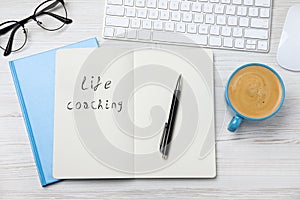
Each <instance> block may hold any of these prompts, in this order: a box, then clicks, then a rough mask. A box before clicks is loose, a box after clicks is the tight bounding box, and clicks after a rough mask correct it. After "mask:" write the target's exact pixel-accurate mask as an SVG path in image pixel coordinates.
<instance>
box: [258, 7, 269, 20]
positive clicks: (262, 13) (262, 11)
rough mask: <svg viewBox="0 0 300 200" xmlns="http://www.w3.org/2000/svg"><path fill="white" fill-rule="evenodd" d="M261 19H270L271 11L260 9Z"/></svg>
mask: <svg viewBox="0 0 300 200" xmlns="http://www.w3.org/2000/svg"><path fill="white" fill-rule="evenodd" d="M260 17H262V18H268V17H270V9H269V8H261V9H260Z"/></svg>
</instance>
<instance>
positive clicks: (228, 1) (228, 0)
mask: <svg viewBox="0 0 300 200" xmlns="http://www.w3.org/2000/svg"><path fill="white" fill-rule="evenodd" d="M221 2H222V3H226V4H230V0H221Z"/></svg>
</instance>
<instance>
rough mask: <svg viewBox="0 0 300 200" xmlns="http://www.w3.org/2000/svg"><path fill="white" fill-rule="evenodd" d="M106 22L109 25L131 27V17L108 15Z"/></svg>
mask: <svg viewBox="0 0 300 200" xmlns="http://www.w3.org/2000/svg"><path fill="white" fill-rule="evenodd" d="M105 24H106V25H107V26H116V27H124V28H127V27H129V19H127V18H122V17H106V18H105Z"/></svg>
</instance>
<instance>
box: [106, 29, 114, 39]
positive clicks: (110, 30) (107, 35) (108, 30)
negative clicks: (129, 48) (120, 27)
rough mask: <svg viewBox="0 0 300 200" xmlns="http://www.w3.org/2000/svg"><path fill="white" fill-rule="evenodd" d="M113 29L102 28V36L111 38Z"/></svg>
mask: <svg viewBox="0 0 300 200" xmlns="http://www.w3.org/2000/svg"><path fill="white" fill-rule="evenodd" d="M114 32H115V29H114V28H107V27H106V28H104V36H106V37H113V36H114Z"/></svg>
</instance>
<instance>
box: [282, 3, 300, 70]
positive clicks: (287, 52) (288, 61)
mask: <svg viewBox="0 0 300 200" xmlns="http://www.w3.org/2000/svg"><path fill="white" fill-rule="evenodd" d="M277 62H278V64H279V65H280V66H281V67H283V68H285V69H288V70H292V71H300V4H299V5H295V6H293V7H291V8H290V9H289V11H288V14H287V17H286V20H285V25H284V28H283V31H282V35H281V39H280V43H279V47H278V52H277Z"/></svg>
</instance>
